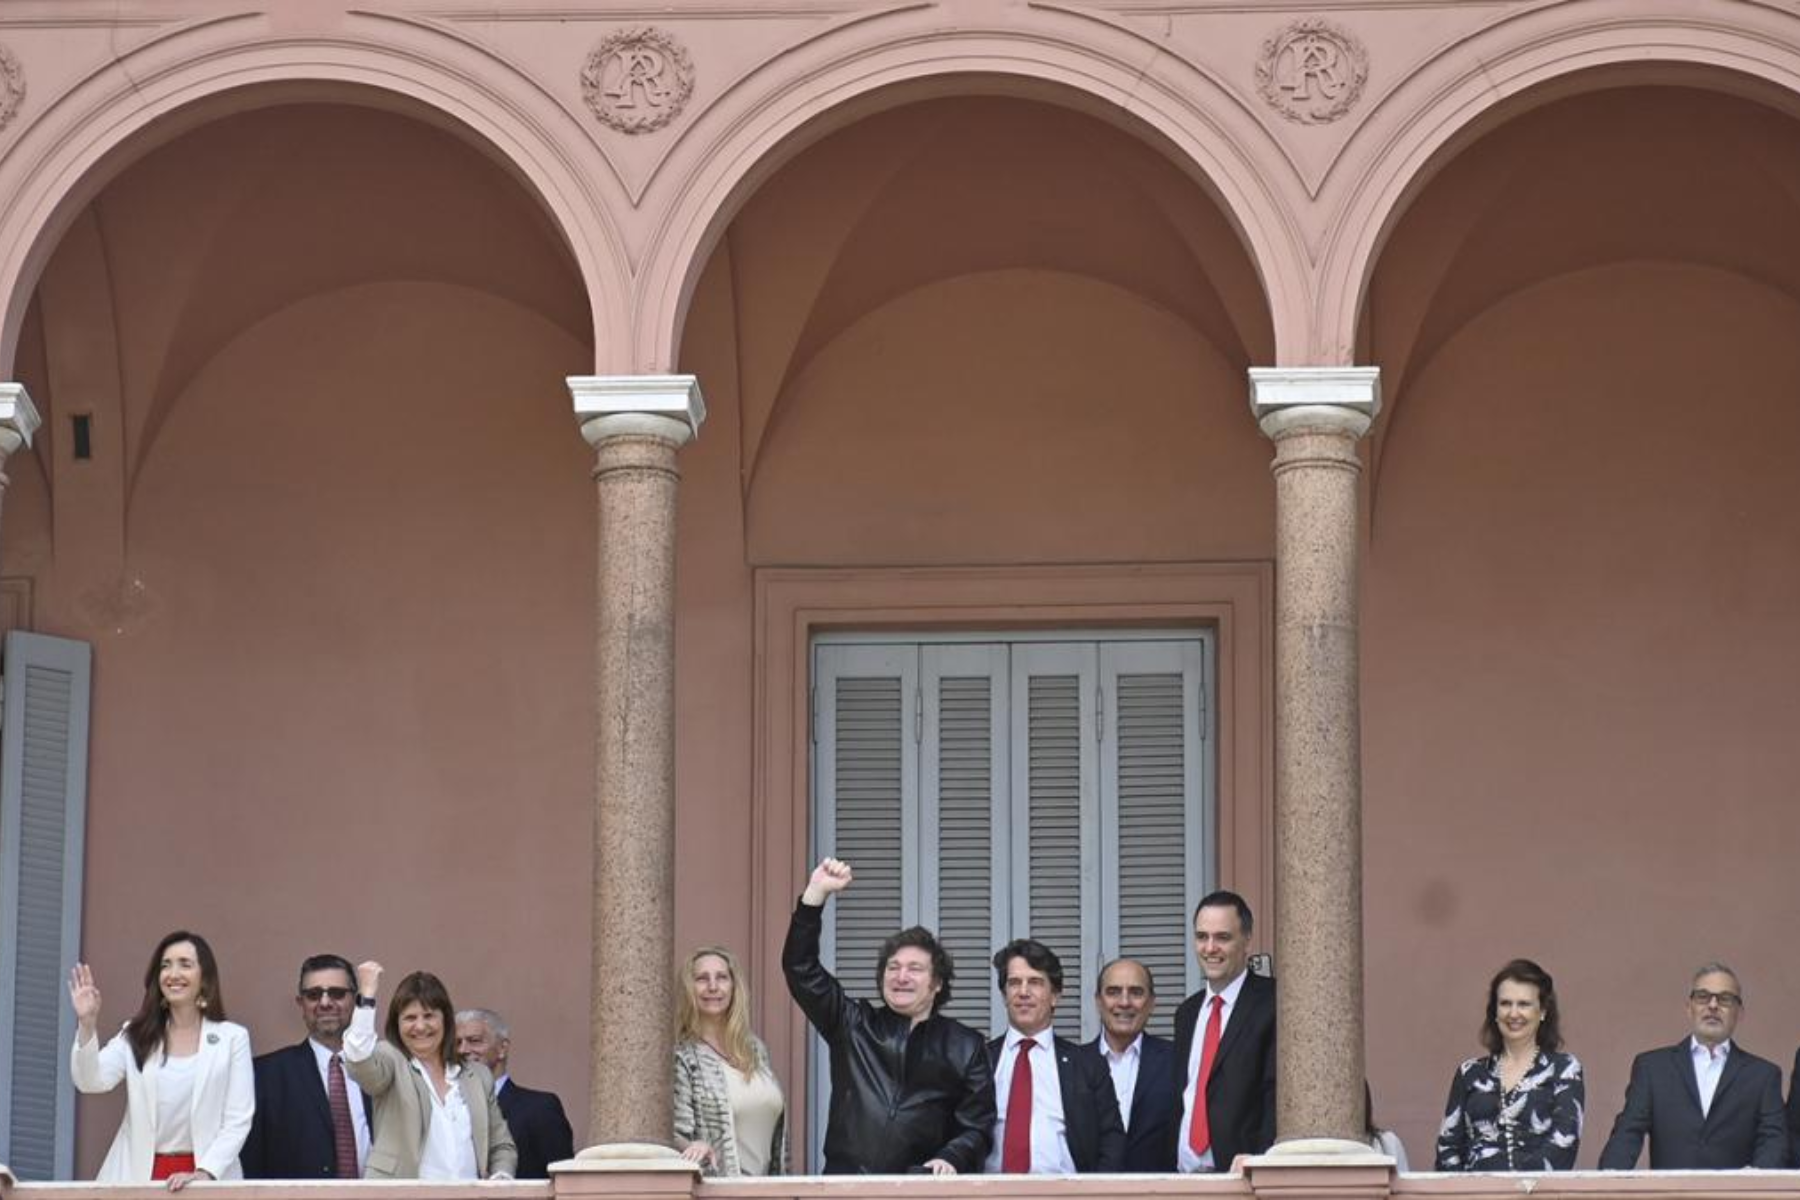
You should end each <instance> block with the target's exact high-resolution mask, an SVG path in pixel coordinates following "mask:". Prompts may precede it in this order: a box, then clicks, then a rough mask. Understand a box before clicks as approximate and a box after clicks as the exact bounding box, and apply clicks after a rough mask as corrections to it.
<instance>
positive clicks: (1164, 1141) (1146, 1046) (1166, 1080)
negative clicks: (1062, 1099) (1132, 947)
mask: <svg viewBox="0 0 1800 1200" xmlns="http://www.w3.org/2000/svg"><path fill="white" fill-rule="evenodd" d="M1094 1008H1095V1010H1096V1011H1097V1012H1098V1013H1099V1014H1100V1036H1099V1037H1097V1038H1095V1039H1094V1040H1093V1041H1091V1042H1089V1043H1087V1044H1086V1045H1085V1046H1083V1047H1082V1048H1083V1049H1084V1050H1092V1051H1093V1052H1094V1053H1095V1054H1096V1055H1098V1056H1099V1058H1100V1060H1101V1061H1102V1062H1104V1063H1105V1064H1106V1068H1107V1074H1108V1075H1110V1076H1111V1077H1112V1082H1113V1095H1114V1096H1115V1097H1116V1098H1117V1100H1118V1103H1119V1118H1120V1120H1121V1121H1123V1122H1124V1125H1125V1161H1124V1164H1123V1165H1122V1166H1121V1167H1120V1168H1119V1169H1120V1170H1122V1171H1135V1172H1157V1173H1160V1172H1165V1171H1173V1170H1174V1169H1175V1160H1174V1159H1172V1158H1170V1157H1169V1148H1170V1147H1171V1146H1172V1145H1174V1127H1175V1085H1174V1074H1173V1073H1174V1070H1175V1047H1174V1046H1172V1045H1171V1044H1170V1043H1169V1041H1168V1039H1166V1038H1159V1037H1157V1036H1155V1035H1154V1034H1149V1033H1145V1032H1144V1026H1145V1025H1147V1024H1149V1023H1150V1018H1151V1016H1153V1015H1154V1014H1155V1012H1156V980H1155V979H1154V978H1153V977H1152V976H1151V974H1150V968H1149V967H1147V966H1145V965H1144V964H1143V963H1141V962H1138V961H1137V960H1136V959H1134V958H1116V959H1114V960H1113V961H1112V962H1110V963H1107V964H1106V968H1105V970H1103V971H1101V972H1100V979H1099V981H1098V982H1097V983H1095V984H1094Z"/></svg>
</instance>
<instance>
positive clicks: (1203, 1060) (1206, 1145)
mask: <svg viewBox="0 0 1800 1200" xmlns="http://www.w3.org/2000/svg"><path fill="white" fill-rule="evenodd" d="M1224 1013H1225V997H1223V996H1214V997H1213V998H1212V1015H1211V1016H1209V1017H1207V1018H1206V1039H1205V1040H1204V1041H1202V1042H1201V1043H1200V1077H1199V1078H1198V1079H1197V1080H1195V1081H1194V1121H1193V1124H1191V1125H1189V1126H1188V1147H1189V1148H1190V1149H1192V1150H1193V1152H1194V1153H1195V1154H1205V1153H1206V1152H1207V1150H1209V1149H1210V1148H1211V1147H1212V1130H1211V1129H1210V1128H1209V1127H1208V1126H1207V1123H1206V1081H1207V1080H1208V1079H1211V1078H1212V1069H1213V1059H1215V1058H1217V1057H1218V1055H1219V1031H1220V1030H1221V1029H1223V1028H1224V1026H1225V1021H1224Z"/></svg>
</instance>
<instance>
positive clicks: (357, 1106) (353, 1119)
mask: <svg viewBox="0 0 1800 1200" xmlns="http://www.w3.org/2000/svg"><path fill="white" fill-rule="evenodd" d="M306 1044H307V1045H308V1046H311V1047H312V1052H313V1061H314V1062H316V1063H318V1064H319V1086H321V1087H323V1088H324V1089H325V1107H326V1109H327V1111H329V1110H330V1107H331V1056H332V1055H333V1054H336V1053H338V1051H336V1050H333V1049H331V1048H330V1047H329V1046H321V1045H320V1044H319V1042H318V1040H317V1039H316V1038H307V1039H306ZM344 1093H345V1095H347V1096H349V1097H350V1127H351V1128H352V1129H354V1130H355V1131H356V1173H357V1174H358V1175H359V1176H360V1175H361V1174H362V1170H363V1168H364V1167H366V1166H368V1165H369V1110H368V1109H367V1108H365V1107H364V1106H363V1093H362V1088H360V1087H358V1086H357V1083H356V1080H354V1079H352V1078H350V1072H349V1071H347V1070H346V1071H345V1072H344Z"/></svg>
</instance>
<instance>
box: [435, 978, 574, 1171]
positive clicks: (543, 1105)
mask: <svg viewBox="0 0 1800 1200" xmlns="http://www.w3.org/2000/svg"><path fill="white" fill-rule="evenodd" d="M456 1050H457V1053H459V1054H461V1055H462V1056H463V1057H464V1058H472V1059H474V1060H475V1061H476V1062H479V1063H484V1064H486V1066H487V1069H488V1070H489V1071H490V1072H492V1073H493V1076H494V1094H495V1096H496V1097H497V1098H498V1099H499V1101H500V1115H501V1116H503V1117H505V1118H506V1127H507V1128H508V1129H510V1130H512V1135H513V1144H514V1145H515V1146H517V1147H518V1148H519V1166H518V1169H517V1171H516V1172H515V1173H514V1175H513V1178H515V1179H548V1178H550V1164H551V1163H553V1162H561V1161H562V1160H563V1159H565V1158H574V1157H575V1135H574V1133H573V1132H572V1131H571V1130H570V1129H569V1118H568V1117H566V1116H564V1115H563V1106H562V1101H561V1100H558V1099H557V1098H556V1093H555V1092H539V1091H534V1090H532V1089H531V1088H524V1087H520V1086H519V1085H518V1084H516V1083H514V1082H513V1081H512V1076H511V1075H509V1074H507V1065H506V1063H507V1057H508V1056H509V1055H510V1054H511V1053H512V1030H511V1029H509V1028H508V1027H507V1024H506V1021H505V1020H504V1019H503V1018H502V1017H501V1016H500V1014H499V1013H497V1012H495V1011H493V1010H492V1009H489V1008H465V1009H463V1010H462V1011H461V1012H459V1013H457V1014H456Z"/></svg>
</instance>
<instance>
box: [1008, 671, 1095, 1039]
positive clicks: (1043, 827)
mask: <svg viewBox="0 0 1800 1200" xmlns="http://www.w3.org/2000/svg"><path fill="white" fill-rule="evenodd" d="M1096 675H1097V672H1096V655H1095V647H1094V645H1093V644H1092V643H1027V644H1021V645H1016V646H1014V647H1013V665H1012V679H1013V685H1012V727H1013V746H1014V759H1013V772H1012V780H1013V786H1012V796H1011V801H1012V829H1013V834H1014V838H1013V851H1012V864H1013V927H1014V929H1015V930H1017V931H1019V933H1020V935H1021V936H1030V937H1033V938H1036V939H1037V940H1038V941H1040V942H1043V943H1044V944H1045V945H1047V946H1049V947H1050V948H1051V949H1052V950H1054V951H1056V954H1057V957H1058V958H1060V959H1061V960H1062V966H1063V1002H1062V1005H1061V1007H1060V1009H1059V1016H1060V1021H1059V1023H1060V1024H1061V1025H1062V1026H1063V1033H1064V1036H1068V1035H1069V1034H1070V1033H1072V1032H1073V1031H1074V1030H1075V1029H1076V1028H1077V1026H1079V1028H1080V1030H1081V1036H1082V1037H1083V1038H1088V1037H1092V1036H1093V1034H1094V1033H1095V1032H1096V1031H1097V1022H1096V1018H1095V1017H1094V1015H1093V1010H1092V1006H1091V1005H1089V1004H1088V1003H1087V1002H1086V997H1087V994H1088V981H1089V980H1090V979H1091V978H1092V970H1093V965H1092V964H1093V961H1094V960H1095V959H1096V958H1097V957H1098V956H1099V952H1100V936H1099V935H1100V895H1099V879H1098V870H1099V856H1100V847H1099V840H1098V836H1097V834H1098V828H1097V826H1098V817H1099V813H1098V809H1099V787H1098V784H1099V761H1098V760H1099V755H1098V753H1097V751H1098V746H1097V745H1096V743H1095V733H1096V725H1095V689H1096Z"/></svg>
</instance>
